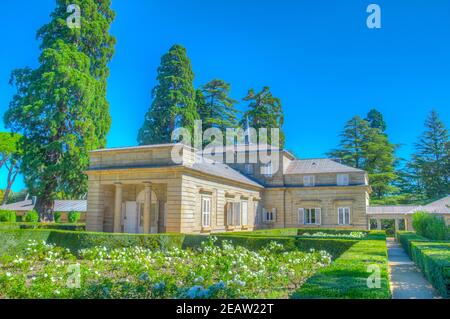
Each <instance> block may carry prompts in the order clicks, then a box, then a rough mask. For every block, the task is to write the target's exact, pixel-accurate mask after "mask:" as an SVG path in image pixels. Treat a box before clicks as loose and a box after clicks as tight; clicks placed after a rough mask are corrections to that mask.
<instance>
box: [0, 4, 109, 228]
mask: <svg viewBox="0 0 450 319" xmlns="http://www.w3.org/2000/svg"><path fill="white" fill-rule="evenodd" d="M71 3H73V4H77V5H79V7H80V9H81V27H80V28H69V26H68V25H67V22H66V19H67V18H68V16H69V15H70V13H67V1H64V0H57V5H56V8H55V10H54V11H53V12H52V14H51V17H52V19H51V21H50V23H48V24H46V25H44V26H43V27H42V28H41V29H40V30H39V31H38V38H39V39H41V41H42V43H41V47H40V48H41V51H42V52H41V54H40V57H39V67H38V68H36V69H31V68H23V69H18V70H15V71H13V73H12V76H11V84H13V85H15V86H16V89H17V92H16V94H15V95H14V97H13V99H12V101H11V103H10V106H9V109H8V111H7V112H6V114H5V118H4V119H5V124H6V126H7V127H9V128H11V129H12V130H13V131H14V132H20V133H21V134H22V135H23V139H22V143H21V144H22V145H21V146H22V149H23V152H24V156H23V159H22V165H21V170H22V172H23V174H24V177H25V183H26V184H27V186H28V188H29V190H30V191H31V192H32V193H33V194H34V195H37V196H38V202H37V209H38V210H39V212H40V213H41V219H43V220H52V219H53V214H52V209H53V208H52V204H53V200H54V199H55V198H56V197H58V196H64V197H66V198H78V197H79V196H81V195H83V194H85V192H86V188H87V187H86V182H87V177H86V176H85V175H84V174H83V171H84V170H85V169H86V168H87V166H88V163H89V156H88V152H89V151H90V150H92V149H95V148H99V147H104V146H105V144H106V135H107V133H108V131H109V127H110V123H111V119H110V116H109V110H108V109H109V105H108V102H107V101H106V79H107V76H108V74H109V71H108V68H107V63H108V62H109V61H110V60H111V58H112V56H113V53H114V44H115V39H114V38H113V37H112V36H111V35H109V27H110V25H111V23H112V21H113V19H114V12H113V11H112V10H111V9H110V1H109V0H105V1H95V0H74V1H71Z"/></svg>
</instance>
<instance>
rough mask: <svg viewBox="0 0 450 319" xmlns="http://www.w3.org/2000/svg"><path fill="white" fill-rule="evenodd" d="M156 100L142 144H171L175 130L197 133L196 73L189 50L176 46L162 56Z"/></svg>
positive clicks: (141, 135) (154, 93)
mask: <svg viewBox="0 0 450 319" xmlns="http://www.w3.org/2000/svg"><path fill="white" fill-rule="evenodd" d="M156 79H157V81H158V84H157V85H156V86H155V87H154V88H153V91H152V98H153V102H152V105H151V107H150V109H149V110H148V112H147V114H146V115H145V118H144V123H143V125H142V127H141V129H140V130H139V133H138V138H137V139H138V143H139V145H146V144H157V143H169V142H171V135H172V132H173V131H174V130H175V129H176V128H180V127H184V128H186V129H188V130H189V131H190V132H191V134H192V133H193V127H194V121H195V120H196V119H198V113H197V110H196V104H195V89H194V86H193V81H194V73H193V72H192V67H191V61H190V60H189V58H188V56H187V54H186V49H185V48H184V47H182V46H181V45H174V46H172V47H171V48H170V49H169V52H167V53H166V54H164V55H163V56H162V57H161V65H160V66H159V67H158V76H157V78H156Z"/></svg>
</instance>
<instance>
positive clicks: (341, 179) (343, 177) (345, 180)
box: [337, 174, 350, 186]
mask: <svg viewBox="0 0 450 319" xmlns="http://www.w3.org/2000/svg"><path fill="white" fill-rule="evenodd" d="M349 182H350V178H349V175H348V174H338V175H337V184H338V185H339V186H348V185H349Z"/></svg>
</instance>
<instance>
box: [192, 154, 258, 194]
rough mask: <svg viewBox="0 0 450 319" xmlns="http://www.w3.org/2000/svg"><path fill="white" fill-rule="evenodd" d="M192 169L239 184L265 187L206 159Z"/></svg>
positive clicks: (235, 171)
mask: <svg viewBox="0 0 450 319" xmlns="http://www.w3.org/2000/svg"><path fill="white" fill-rule="evenodd" d="M191 168H192V169H194V170H197V171H200V172H204V173H207V174H211V175H215V176H218V177H224V178H228V179H231V180H234V181H237V182H241V183H245V184H250V185H253V186H257V187H263V186H262V185H260V184H258V183H257V182H255V181H253V180H251V179H250V178H248V177H246V176H245V175H243V174H241V173H240V172H238V171H237V170H235V169H233V168H231V167H230V166H228V165H226V164H223V163H218V162H213V161H210V160H206V159H205V160H204V161H197V162H195V163H194V164H193V166H192V167H191Z"/></svg>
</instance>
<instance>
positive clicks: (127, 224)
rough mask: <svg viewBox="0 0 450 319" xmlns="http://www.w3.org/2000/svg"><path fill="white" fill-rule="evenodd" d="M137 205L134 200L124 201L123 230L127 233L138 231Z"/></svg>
mask: <svg viewBox="0 0 450 319" xmlns="http://www.w3.org/2000/svg"><path fill="white" fill-rule="evenodd" d="M138 217H139V214H138V205H137V203H136V202H126V203H125V216H124V223H123V225H124V229H123V230H124V232H125V233H129V234H135V233H137V232H138V225H139V222H138V221H139V220H138Z"/></svg>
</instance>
